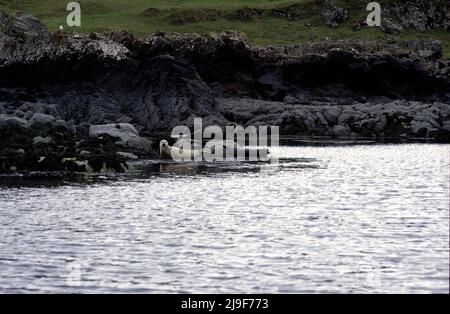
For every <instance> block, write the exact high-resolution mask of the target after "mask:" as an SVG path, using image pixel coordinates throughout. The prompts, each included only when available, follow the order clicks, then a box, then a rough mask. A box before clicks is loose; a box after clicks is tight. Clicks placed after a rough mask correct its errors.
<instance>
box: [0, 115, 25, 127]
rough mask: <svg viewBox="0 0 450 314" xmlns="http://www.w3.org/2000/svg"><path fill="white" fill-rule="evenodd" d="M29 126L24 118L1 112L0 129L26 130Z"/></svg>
mask: <svg viewBox="0 0 450 314" xmlns="http://www.w3.org/2000/svg"><path fill="white" fill-rule="evenodd" d="M27 127H28V123H27V121H25V120H24V119H21V118H18V117H13V116H8V115H5V114H0V130H25V129H27Z"/></svg>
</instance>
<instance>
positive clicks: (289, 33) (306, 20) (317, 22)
mask: <svg viewBox="0 0 450 314" xmlns="http://www.w3.org/2000/svg"><path fill="white" fill-rule="evenodd" d="M390 1H392V0H385V1H379V2H380V3H381V4H382V5H383V4H386V3H388V2H390ZM68 2H69V1H68V0H67V1H63V0H39V1H37V0H24V1H21V0H0V8H3V9H6V11H8V12H14V11H23V12H27V13H30V14H33V15H35V16H36V17H38V18H40V19H41V20H43V21H44V22H45V23H46V24H47V25H48V27H49V29H50V30H51V31H56V30H57V29H58V27H59V25H65V20H66V16H67V14H68V12H67V11H66V9H65V7H66V5H67V3H68ZM78 2H79V3H80V4H81V10H82V26H81V27H79V28H77V29H76V31H81V32H91V31H105V30H113V29H125V30H128V31H130V32H132V33H134V34H135V35H136V36H139V37H146V36H148V35H150V34H151V33H154V32H156V31H164V32H181V33H186V32H197V33H209V32H220V31H223V30H237V31H241V32H243V33H245V34H246V35H247V37H248V38H249V40H250V42H252V43H254V44H258V45H283V44H293V43H304V42H307V41H311V40H319V39H323V38H325V37H328V38H331V39H368V40H380V41H386V40H388V39H389V38H390V37H392V36H389V35H386V34H384V33H383V32H381V30H380V29H378V28H363V29H362V30H360V31H353V26H354V25H356V24H358V22H360V21H362V20H364V19H365V18H366V16H367V14H368V13H367V12H366V11H365V7H366V5H367V3H368V2H370V1H363V0H352V1H349V0H335V1H331V2H332V3H335V4H338V5H342V6H344V7H346V8H348V9H349V16H350V18H349V20H348V21H347V22H346V23H344V24H342V25H341V26H339V27H338V28H335V29H334V28H329V27H327V26H325V24H324V22H323V20H322V16H321V7H320V6H318V5H315V4H314V1H313V0H298V1H291V0H191V1H182V0H78ZM295 3H297V4H301V5H302V7H301V12H302V14H301V17H300V19H298V20H288V19H285V18H276V17H273V16H272V15H271V14H268V13H266V14H263V16H262V18H260V19H259V18H252V20H251V21H240V20H230V19H227V18H226V17H225V16H226V15H227V14H229V13H232V12H233V11H235V10H236V9H239V8H243V7H251V8H261V9H271V8H275V7H283V6H288V5H291V4H295ZM149 8H154V9H157V10H158V12H157V14H152V15H150V16H149V15H145V14H143V12H144V11H145V10H146V9H149ZM211 9H212V10H216V11H215V12H219V13H220V14H219V15H218V17H217V18H216V19H214V20H208V15H209V14H210V12H211V11H208V10H211ZM174 15H178V16H181V17H192V18H194V19H195V20H198V21H197V22H194V23H186V24H183V25H176V24H175V23H174V21H173V20H174V18H173V16H174ZM65 28H66V30H68V29H69V28H68V27H67V26H66V27H65ZM397 38H398V39H414V38H434V39H439V40H441V41H442V42H443V44H444V49H445V56H446V57H449V58H450V33H449V32H445V31H437V30H433V31H428V32H425V33H419V32H416V31H413V30H407V31H405V32H404V33H402V34H401V35H400V36H398V37H397Z"/></svg>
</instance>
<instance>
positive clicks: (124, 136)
mask: <svg viewBox="0 0 450 314" xmlns="http://www.w3.org/2000/svg"><path fill="white" fill-rule="evenodd" d="M102 135H109V136H111V137H115V138H119V139H120V140H121V141H122V142H125V143H126V142H127V141H128V140H129V139H130V138H138V137H139V133H138V131H137V130H136V129H135V127H134V126H132V125H131V124H127V123H117V124H105V125H91V126H90V127H89V136H90V137H95V138H97V137H101V136H102Z"/></svg>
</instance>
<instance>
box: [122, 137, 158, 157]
mask: <svg viewBox="0 0 450 314" xmlns="http://www.w3.org/2000/svg"><path fill="white" fill-rule="evenodd" d="M152 145H153V142H152V141H150V140H148V139H146V138H143V137H131V138H129V139H128V140H127V141H126V144H125V146H126V147H128V148H131V149H133V150H135V151H138V152H141V153H144V154H148V153H150V152H152V151H153V147H152Z"/></svg>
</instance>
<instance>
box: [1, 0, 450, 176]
mask: <svg viewBox="0 0 450 314" xmlns="http://www.w3.org/2000/svg"><path fill="white" fill-rule="evenodd" d="M5 2H6V1H0V3H5ZM50 2H51V1H49V3H50ZM81 2H82V5H83V1H81ZM137 2H139V1H137ZM262 2H264V1H262ZM274 2H276V1H274ZM413 2H414V1H413ZM24 3H28V2H24ZM87 3H90V5H94V4H95V5H99V6H100V4H101V3H105V1H95V2H94V1H85V4H87ZM118 3H122V5H123V2H122V1H118ZM139 3H141V4H143V3H144V1H142V2H139ZM231 3H234V2H231ZM308 3H309V2H308ZM436 3H438V2H436ZM129 5H130V6H131V4H129ZM24 6H25V4H24ZM41 6H42V7H44V5H42V4H41ZM55 8H58V7H57V6H55ZM55 10H56V9H55ZM99 10H100V9H99ZM8 12H9V13H8ZM8 12H2V11H1V10H0V132H1V137H0V173H16V172H23V171H65V172H99V171H102V170H107V171H108V170H114V171H118V172H124V171H127V169H128V164H127V162H128V161H130V160H136V159H146V158H158V156H159V149H158V147H159V141H160V140H161V139H167V138H168V135H169V134H170V130H171V129H172V128H173V127H174V126H176V125H186V126H191V125H192V122H193V117H194V116H195V117H201V118H202V119H203V122H204V126H207V125H213V124H216V125H222V126H225V125H234V124H240V125H243V126H247V125H255V126H259V125H278V126H279V127H280V134H281V135H282V136H283V135H297V136H311V137H327V138H333V139H357V138H366V139H367V138H369V139H372V140H374V141H386V140H389V141H391V140H393V141H404V140H408V139H414V138H422V139H426V140H429V141H437V142H443V143H449V142H450V105H449V104H450V60H447V59H446V58H445V56H444V55H445V48H444V47H443V44H442V41H439V40H433V39H413V40H410V39H408V38H406V39H400V37H398V38H397V39H395V40H391V41H388V42H386V41H382V40H381V41H380V40H376V39H373V38H372V39H366V40H356V39H347V40H332V39H327V40H317V41H311V42H307V43H303V44H294V43H292V44H290V45H285V46H267V47H263V46H258V45H254V44H252V43H251V41H250V40H249V38H248V37H247V36H246V35H245V34H243V33H242V32H238V31H225V32H220V33H211V32H210V33H206V34H196V33H191V34H181V33H168V32H162V31H160V32H156V33H153V34H151V35H148V36H147V37H145V38H139V37H136V36H135V35H134V34H132V33H130V32H127V31H123V30H122V31H119V30H110V31H106V32H86V33H82V32H81V33H78V32H72V31H56V30H52V27H50V29H51V31H49V29H48V27H47V26H46V25H45V24H44V23H42V22H41V21H40V20H39V19H37V18H35V17H33V16H31V15H29V14H24V13H14V14H11V12H10V11H8ZM58 12H59V11H58ZM65 12H66V11H65ZM350 13H351V12H350ZM58 14H59V13H58ZM333 16H335V15H333ZM44 20H45V19H44ZM288 20H289V18H288ZM84 21H89V19H86V18H85V19H84ZM427 21H428V20H427ZM427 23H430V22H429V21H428V22H427ZM445 23H446V20H445V19H442V20H439V21H436V23H435V24H436V26H438V27H441V26H442V25H444V26H445V25H446V24H445ZM49 24H50V25H51V23H49ZM333 25H334V24H333ZM115 26H120V25H113V26H111V27H112V28H114V29H115ZM416 26H417V27H420V25H416ZM422 26H423V25H422ZM425 26H426V25H425ZM327 27H328V26H327ZM333 27H334V26H333ZM339 27H340V26H339V25H338V27H337V29H339ZM427 27H428V26H427ZM330 28H332V27H330ZM362 28H363V29H364V27H362ZM75 31H78V29H75ZM427 32H428V31H425V33H427ZM421 34H422V33H421ZM446 34H448V31H447V33H446ZM447 43H448V41H447ZM98 130H101V132H99V131H98Z"/></svg>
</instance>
